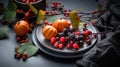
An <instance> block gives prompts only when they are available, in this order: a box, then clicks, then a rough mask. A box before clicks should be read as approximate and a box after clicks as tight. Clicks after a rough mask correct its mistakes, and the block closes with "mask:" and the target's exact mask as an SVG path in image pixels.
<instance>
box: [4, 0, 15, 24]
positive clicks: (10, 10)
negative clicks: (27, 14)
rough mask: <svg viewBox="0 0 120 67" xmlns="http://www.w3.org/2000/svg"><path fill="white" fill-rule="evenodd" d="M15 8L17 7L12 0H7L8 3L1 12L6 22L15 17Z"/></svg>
mask: <svg viewBox="0 0 120 67" xmlns="http://www.w3.org/2000/svg"><path fill="white" fill-rule="evenodd" d="M16 9H17V6H16V4H15V3H14V2H13V0H9V3H8V5H7V7H6V8H5V11H4V13H3V15H4V19H5V20H6V21H8V22H12V21H13V20H14V19H15V17H16Z"/></svg>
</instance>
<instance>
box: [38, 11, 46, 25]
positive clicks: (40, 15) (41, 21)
mask: <svg viewBox="0 0 120 67" xmlns="http://www.w3.org/2000/svg"><path fill="white" fill-rule="evenodd" d="M44 18H45V11H43V10H39V13H38V17H37V22H36V24H42V23H43V20H44Z"/></svg>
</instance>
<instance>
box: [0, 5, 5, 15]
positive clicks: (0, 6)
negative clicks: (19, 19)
mask: <svg viewBox="0 0 120 67" xmlns="http://www.w3.org/2000/svg"><path fill="white" fill-rule="evenodd" d="M4 9H5V7H4V4H3V3H0V15H1V14H2V13H3V12H4Z"/></svg>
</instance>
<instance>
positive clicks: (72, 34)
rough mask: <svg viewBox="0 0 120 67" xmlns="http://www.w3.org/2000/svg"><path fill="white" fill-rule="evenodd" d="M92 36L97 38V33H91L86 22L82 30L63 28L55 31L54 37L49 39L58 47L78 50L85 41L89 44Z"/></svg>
mask: <svg viewBox="0 0 120 67" xmlns="http://www.w3.org/2000/svg"><path fill="white" fill-rule="evenodd" d="M93 38H97V33H92V32H91V31H90V30H88V29H87V23H84V28H83V30H82V31H77V30H74V29H72V28H70V29H66V28H64V29H63V31H62V32H58V33H57V36H56V37H52V38H51V39H50V44H51V45H52V46H53V47H54V48H58V49H63V48H67V49H75V50H78V49H79V48H82V47H83V45H84V44H85V43H86V44H88V45H90V44H91V42H92V39H93Z"/></svg>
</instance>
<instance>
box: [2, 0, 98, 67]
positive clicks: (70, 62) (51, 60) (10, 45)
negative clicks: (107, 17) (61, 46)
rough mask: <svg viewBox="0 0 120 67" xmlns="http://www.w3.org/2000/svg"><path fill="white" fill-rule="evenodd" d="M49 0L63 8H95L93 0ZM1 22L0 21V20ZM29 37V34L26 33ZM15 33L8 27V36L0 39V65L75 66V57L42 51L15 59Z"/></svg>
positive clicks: (86, 10)
mask: <svg viewBox="0 0 120 67" xmlns="http://www.w3.org/2000/svg"><path fill="white" fill-rule="evenodd" d="M49 1H60V2H62V3H63V5H64V6H65V8H67V9H70V10H73V9H78V8H82V11H84V12H89V11H93V10H95V9H96V8H97V3H96V2H95V0H74V1H73V0H71V1H70V0H49ZM0 2H3V3H6V4H7V0H0ZM0 23H1V21H0ZM28 36H29V39H31V34H28ZM15 37H16V34H15V33H14V30H13V29H12V28H10V31H9V33H8V37H7V38H5V39H2V40H0V67H77V65H76V64H75V60H79V59H80V58H76V59H61V58H55V57H52V56H49V55H47V54H45V53H43V52H42V51H40V50H39V52H38V53H37V54H36V55H35V56H33V57H30V58H28V59H27V60H26V61H22V59H20V60H17V59H15V58H14V53H15V52H14V48H15V46H16V45H18V43H17V42H16V40H15Z"/></svg>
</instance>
